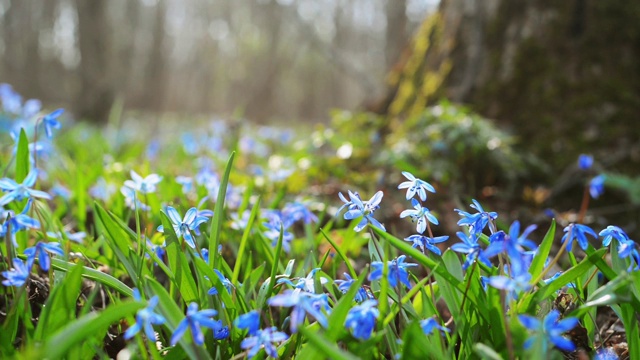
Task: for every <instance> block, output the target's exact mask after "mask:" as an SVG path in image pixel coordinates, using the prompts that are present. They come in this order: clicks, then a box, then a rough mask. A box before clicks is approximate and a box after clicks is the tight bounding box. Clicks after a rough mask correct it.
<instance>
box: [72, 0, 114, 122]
mask: <svg viewBox="0 0 640 360" xmlns="http://www.w3.org/2000/svg"><path fill="white" fill-rule="evenodd" d="M108 3H109V2H108V1H107V0H92V1H85V0H76V9H77V11H78V37H79V44H80V57H81V61H80V66H79V67H78V75H79V77H80V79H79V80H80V91H79V94H78V95H77V97H76V104H75V113H76V115H77V116H78V118H80V119H85V120H89V121H95V122H99V123H104V122H106V121H107V119H108V117H109V111H110V109H111V105H112V104H113V101H114V98H115V90H114V84H113V82H112V80H110V79H111V71H110V70H111V69H110V65H111V62H110V59H111V56H110V53H111V51H112V46H111V41H110V39H111V28H110V26H109V20H108V16H107V10H108Z"/></svg>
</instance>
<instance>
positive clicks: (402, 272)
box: [369, 255, 418, 288]
mask: <svg viewBox="0 0 640 360" xmlns="http://www.w3.org/2000/svg"><path fill="white" fill-rule="evenodd" d="M406 257H407V256H406V255H400V256H398V258H396V259H393V260H391V261H388V262H387V266H388V271H387V280H388V281H389V285H391V286H393V287H395V286H397V285H398V283H399V282H400V283H403V284H404V285H406V286H407V287H408V288H411V283H410V282H409V273H408V272H407V268H408V267H412V266H418V264H413V263H405V262H404V259H405V258H406ZM371 269H372V270H371V273H370V274H369V280H370V281H373V280H380V279H382V271H383V264H382V262H380V261H374V262H372V263H371Z"/></svg>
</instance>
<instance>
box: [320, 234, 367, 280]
mask: <svg viewBox="0 0 640 360" xmlns="http://www.w3.org/2000/svg"><path fill="white" fill-rule="evenodd" d="M320 233H322V236H324V238H325V239H327V241H328V242H329V244H331V246H333V248H334V249H335V250H336V252H337V253H338V256H340V258H341V259H342V261H344V264H345V265H346V266H347V269H349V274H350V275H351V277H352V278H353V279H355V278H357V277H358V275H357V274H356V270H355V269H354V268H353V265H351V261H350V260H349V259H348V258H347V256H346V255H345V254H344V252H343V251H342V249H341V248H340V247H339V246H338V244H336V243H335V242H334V241H333V240H332V239H331V238H330V237H329V235H327V233H325V232H324V230H323V229H320Z"/></svg>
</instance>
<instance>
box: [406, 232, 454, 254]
mask: <svg viewBox="0 0 640 360" xmlns="http://www.w3.org/2000/svg"><path fill="white" fill-rule="evenodd" d="M404 239H405V240H407V241H411V242H413V245H412V247H414V248H415V247H419V248H420V250H422V252H423V253H424V252H425V249H427V250H429V251H431V252H432V253H434V254H436V255H442V252H441V251H440V249H438V247H437V246H435V244H439V243H441V242H444V241H447V240H448V239H449V237H448V236H436V237H428V236H424V235H411V236H409V237H406V238H404Z"/></svg>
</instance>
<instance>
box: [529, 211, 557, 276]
mask: <svg viewBox="0 0 640 360" xmlns="http://www.w3.org/2000/svg"><path fill="white" fill-rule="evenodd" d="M555 234H556V219H553V220H551V226H550V227H549V230H548V231H547V234H546V235H545V236H544V239H543V240H542V243H540V246H539V247H538V251H537V252H536V255H535V256H534V257H533V260H532V261H531V267H530V268H529V273H530V274H531V278H533V279H537V278H538V276H540V274H541V273H542V271H543V270H544V263H545V262H546V261H547V258H548V257H549V252H551V246H552V245H553V240H554V239H555Z"/></svg>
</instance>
